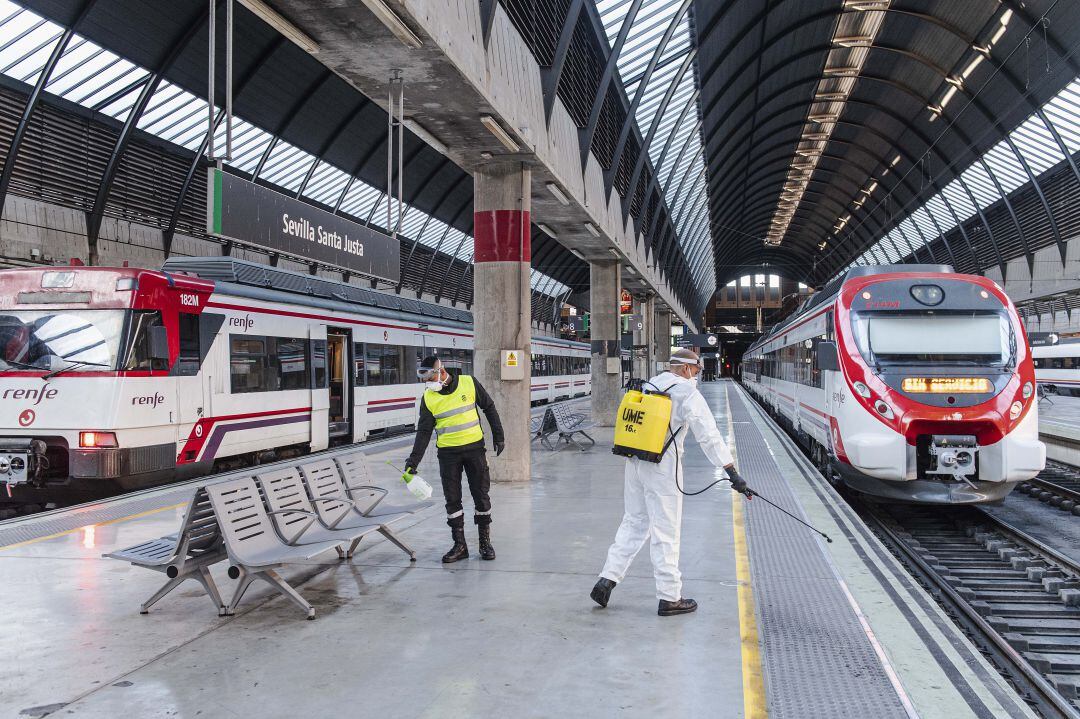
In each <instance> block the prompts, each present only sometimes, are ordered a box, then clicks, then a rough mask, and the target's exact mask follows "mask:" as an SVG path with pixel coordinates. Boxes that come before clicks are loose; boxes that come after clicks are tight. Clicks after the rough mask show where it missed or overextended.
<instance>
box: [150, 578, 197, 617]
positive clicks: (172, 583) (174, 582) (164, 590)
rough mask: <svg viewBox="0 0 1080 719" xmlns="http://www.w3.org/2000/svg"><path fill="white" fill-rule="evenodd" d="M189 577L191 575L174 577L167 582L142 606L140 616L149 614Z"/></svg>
mask: <svg viewBox="0 0 1080 719" xmlns="http://www.w3.org/2000/svg"><path fill="white" fill-rule="evenodd" d="M188 576H189V575H187V574H181V575H180V576H178V577H173V578H172V579H170V580H169V581H167V582H165V584H163V585H162V587H161V589H159V590H157V591H156V592H154V596H152V597H150V598H149V599H147V600H146V601H145V602H143V603H142V606H141V607H139V614H149V613H150V607H152V606H154V605H155V604H157V603H158V601H159V600H160V599H161V598H162V597H164V596H165V595H166V594H168V593H169V592H171V591H172V590H174V589H176V588H177V587H179V586H180V585H181V584H182V583H183V581H184V580H185V579H187V578H188Z"/></svg>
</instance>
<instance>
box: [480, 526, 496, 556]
mask: <svg viewBox="0 0 1080 719" xmlns="http://www.w3.org/2000/svg"><path fill="white" fill-rule="evenodd" d="M476 532H477V534H479V535H480V558H481V559H487V560H492V559H494V558H495V547H493V546H491V525H490V524H479V525H477V527H476Z"/></svg>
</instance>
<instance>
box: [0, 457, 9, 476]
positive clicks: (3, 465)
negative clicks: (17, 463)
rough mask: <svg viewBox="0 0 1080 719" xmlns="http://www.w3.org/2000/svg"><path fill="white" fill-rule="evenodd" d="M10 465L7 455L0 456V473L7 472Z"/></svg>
mask: <svg viewBox="0 0 1080 719" xmlns="http://www.w3.org/2000/svg"><path fill="white" fill-rule="evenodd" d="M10 466H11V460H10V459H8V458H7V457H0V474H7V471H8V468H9V467H10Z"/></svg>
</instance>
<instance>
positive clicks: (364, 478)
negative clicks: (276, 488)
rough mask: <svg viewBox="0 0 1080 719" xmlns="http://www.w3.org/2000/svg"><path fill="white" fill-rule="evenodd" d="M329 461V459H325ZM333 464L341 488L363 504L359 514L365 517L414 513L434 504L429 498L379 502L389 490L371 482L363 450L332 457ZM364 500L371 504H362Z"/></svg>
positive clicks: (359, 503)
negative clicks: (408, 501)
mask: <svg viewBox="0 0 1080 719" xmlns="http://www.w3.org/2000/svg"><path fill="white" fill-rule="evenodd" d="M325 461H330V460H325ZM333 461H334V464H335V465H337V468H338V471H339V472H341V480H342V484H343V489H344V490H345V491H346V493H347V494H348V495H349V496H350V497H351V498H352V500H353V501H354V502H356V504H357V506H364V508H363V509H362V510H361V514H363V515H364V516H365V517H382V516H385V515H388V514H400V513H402V512H405V513H407V514H415V513H416V512H419V511H420V510H422V509H427V508H428V507H433V506H435V503H434V502H432V501H431V500H430V499H429V500H426V501H423V502H410V503H408V504H392V505H388V504H381V502H382V501H383V499H385V498H386V496H387V495H388V494H389V490H387V489H386V488H384V487H380V486H378V485H377V484H373V482H374V480H373V479H372V477H374V474H373V472H372V471H371V466H370V465H369V464H368V459H367V455H366V454H364V453H363V452H353V453H351V454H346V455H340V456H337V457H334V460H333ZM366 501H370V502H371V504H368V505H366V506H365V505H364V503H365V502H366Z"/></svg>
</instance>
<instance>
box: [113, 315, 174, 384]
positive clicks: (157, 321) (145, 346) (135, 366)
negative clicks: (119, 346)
mask: <svg viewBox="0 0 1080 719" xmlns="http://www.w3.org/2000/svg"><path fill="white" fill-rule="evenodd" d="M162 326H164V323H163V322H162V319H161V312H158V311H157V310H154V311H134V312H132V313H131V316H130V318H129V320H128V331H127V343H126V348H125V350H124V361H123V368H124V369H126V370H143V371H147V370H167V369H168V368H169V361H168V360H166V359H154V358H153V357H151V356H150V355H151V352H150V330H151V328H152V327H162Z"/></svg>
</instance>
